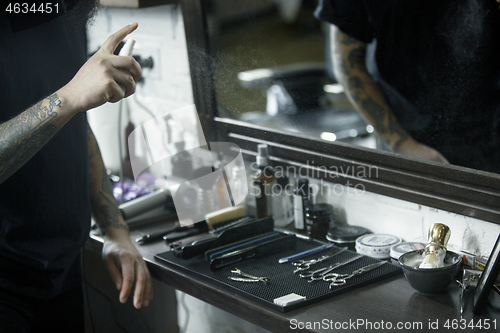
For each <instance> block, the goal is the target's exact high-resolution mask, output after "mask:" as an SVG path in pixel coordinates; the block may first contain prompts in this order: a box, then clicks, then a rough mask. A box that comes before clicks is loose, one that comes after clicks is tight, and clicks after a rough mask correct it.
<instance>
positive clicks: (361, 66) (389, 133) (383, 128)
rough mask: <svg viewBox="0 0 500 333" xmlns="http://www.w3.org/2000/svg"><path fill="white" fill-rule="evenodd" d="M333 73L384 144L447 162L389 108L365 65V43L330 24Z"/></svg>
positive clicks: (410, 153)
mask: <svg viewBox="0 0 500 333" xmlns="http://www.w3.org/2000/svg"><path fill="white" fill-rule="evenodd" d="M330 29H331V38H332V43H331V45H332V58H333V59H332V61H333V68H334V71H335V76H336V78H337V80H339V82H340V83H341V84H342V85H343V86H344V88H345V91H346V94H347V96H348V98H349V100H350V101H351V103H353V105H354V106H355V107H356V109H357V110H358V111H359V112H360V113H361V114H362V116H363V117H364V118H365V120H366V121H367V122H368V123H369V124H371V125H372V126H373V127H374V128H375V130H376V131H377V133H378V135H379V136H380V137H381V139H382V140H383V141H384V142H385V143H386V144H387V145H388V147H389V148H390V149H391V150H392V151H394V152H397V153H401V154H405V155H409V156H414V157H419V158H424V159H428V160H434V161H438V162H443V163H448V161H447V160H446V158H444V156H442V155H441V154H440V153H439V152H438V151H437V150H435V149H433V148H431V147H428V146H426V145H423V144H421V143H419V142H417V141H415V140H414V139H413V138H412V137H411V136H410V135H409V134H408V133H407V132H406V131H405V130H404V128H403V127H401V125H400V124H399V122H398V120H397V119H396V117H395V116H394V114H393V112H392V111H391V108H390V106H389V105H388V103H387V101H386V99H385V97H384V95H383V93H382V91H381V90H380V87H379V86H378V84H377V83H376V82H375V80H374V79H373V77H372V76H371V75H370V74H369V73H368V71H367V69H366V65H365V55H366V44H365V43H363V42H361V41H359V40H357V39H355V38H353V37H351V36H349V35H347V34H345V33H344V32H342V31H341V30H340V29H338V28H337V27H336V26H335V25H330Z"/></svg>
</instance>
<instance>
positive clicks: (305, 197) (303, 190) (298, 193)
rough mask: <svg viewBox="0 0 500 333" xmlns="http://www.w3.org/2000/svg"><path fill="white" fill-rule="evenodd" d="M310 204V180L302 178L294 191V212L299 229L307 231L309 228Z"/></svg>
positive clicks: (296, 226) (297, 228) (296, 227)
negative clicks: (308, 211) (308, 210)
mask: <svg viewBox="0 0 500 333" xmlns="http://www.w3.org/2000/svg"><path fill="white" fill-rule="evenodd" d="M309 206H310V200H309V180H307V179H305V178H300V179H299V180H298V181H297V186H296V188H295V190H294V193H293V213H294V219H295V229H296V230H297V231H300V232H306V230H307V226H306V212H307V209H308V208H309Z"/></svg>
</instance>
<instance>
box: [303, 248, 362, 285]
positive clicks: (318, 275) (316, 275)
mask: <svg viewBox="0 0 500 333" xmlns="http://www.w3.org/2000/svg"><path fill="white" fill-rule="evenodd" d="M361 257H363V256H362V255H360V254H358V255H356V256H354V257H352V258H347V259H344V260H342V261H339V262H337V263H335V264H333V265H331V266H329V267H324V268H320V269H317V270H315V271H307V272H304V273H301V274H300V275H299V276H300V277H301V278H306V279H307V278H309V281H307V282H313V281H317V280H323V276H325V275H327V274H335V273H330V272H331V271H333V270H334V269H336V268H339V267H341V266H344V265H347V264H348V263H350V262H353V261H354V260H358V259H359V258H361Z"/></svg>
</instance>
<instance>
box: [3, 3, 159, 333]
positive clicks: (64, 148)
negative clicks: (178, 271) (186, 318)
mask: <svg viewBox="0 0 500 333" xmlns="http://www.w3.org/2000/svg"><path fill="white" fill-rule="evenodd" d="M98 2H99V1H96V0H85V1H83V0H82V1H76V0H68V1H59V2H57V4H58V6H59V7H57V6H55V4H56V2H53V3H50V4H49V3H44V4H43V6H44V7H43V8H41V7H38V6H37V7H33V8H34V9H33V11H32V12H31V14H30V15H28V14H27V13H26V14H24V15H23V13H22V12H17V13H16V12H15V10H13V11H11V12H9V11H2V12H1V13H0V72H1V73H2V80H1V81H0V91H1V92H2V105H1V106H0V331H2V332H34V331H36V332H44V331H50V332H83V331H84V311H83V290H82V271H81V254H82V249H83V245H84V244H85V241H86V240H87V239H88V237H89V233H90V225H91V215H93V217H94V220H95V221H96V222H97V224H98V226H99V227H100V229H101V231H102V233H103V235H104V246H103V251H102V255H103V259H104V260H105V262H106V264H107V267H108V270H109V273H110V275H111V278H112V280H113V282H114V283H115V285H116V288H117V289H118V290H119V296H117V297H119V300H120V302H122V303H125V302H126V301H127V299H129V298H133V304H134V306H135V307H136V308H141V307H142V306H147V305H148V303H149V301H150V300H151V299H152V287H151V277H150V274H149V271H148V269H147V267H146V264H145V262H144V260H143V259H142V256H141V255H140V254H139V252H138V251H137V249H136V248H135V247H134V245H133V244H132V242H131V241H130V237H129V231H128V227H127V224H126V223H125V221H124V220H123V218H122V216H121V215H120V212H119V209H118V205H117V203H116V201H115V200H114V197H113V194H112V191H111V183H110V180H109V178H108V176H107V173H106V169H105V167H104V164H103V160H102V157H101V154H100V152H99V147H98V145H97V142H96V139H95V137H94V135H93V134H92V130H91V129H90V126H89V125H88V122H87V116H86V111H88V110H90V109H92V108H95V107H97V106H100V105H102V104H104V103H107V102H118V101H120V100H121V99H122V98H125V97H127V96H129V95H131V94H133V93H134V92H135V84H136V82H137V80H138V79H139V78H140V76H141V73H142V70H141V67H140V66H139V64H138V63H137V62H136V61H135V60H134V58H133V57H125V56H117V55H114V50H115V48H116V47H117V46H118V44H119V43H120V41H122V40H123V39H124V38H125V37H126V36H127V35H129V34H130V33H132V32H133V31H134V30H136V28H137V23H133V24H130V25H127V26H125V27H124V28H122V29H121V30H119V31H117V32H116V33H114V34H113V35H112V36H110V37H109V38H108V40H107V41H106V42H105V43H104V44H103V45H102V47H101V48H100V49H99V50H98V51H97V52H96V53H95V54H94V55H93V56H92V57H91V58H90V59H88V60H87V50H86V47H87V40H86V23H87V21H88V19H89V18H90V17H91V16H92V13H94V12H95V9H96V5H97V4H98ZM48 5H50V6H51V11H52V13H51V14H49V13H48V12H47V8H48V7H47V6H48ZM3 9H4V8H2V10H3ZM30 9H31V8H30ZM130 295H132V297H129V296H130ZM110 319H111V318H110Z"/></svg>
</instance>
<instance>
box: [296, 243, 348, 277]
mask: <svg viewBox="0 0 500 333" xmlns="http://www.w3.org/2000/svg"><path fill="white" fill-rule="evenodd" d="M345 250H347V248H341V249H339V250H337V251H334V252H332V253H329V254H325V255H323V256H321V257H319V258H317V259H310V260H297V261H294V262H292V265H293V266H295V270H294V271H293V272H294V273H298V272H302V271H307V270H309V269H310V268H311V266H312V265H314V264H317V263H318V262H322V261H325V260H326V259H328V258H331V257H333V256H336V255H337V254H339V253H341V252H344V251H345Z"/></svg>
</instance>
